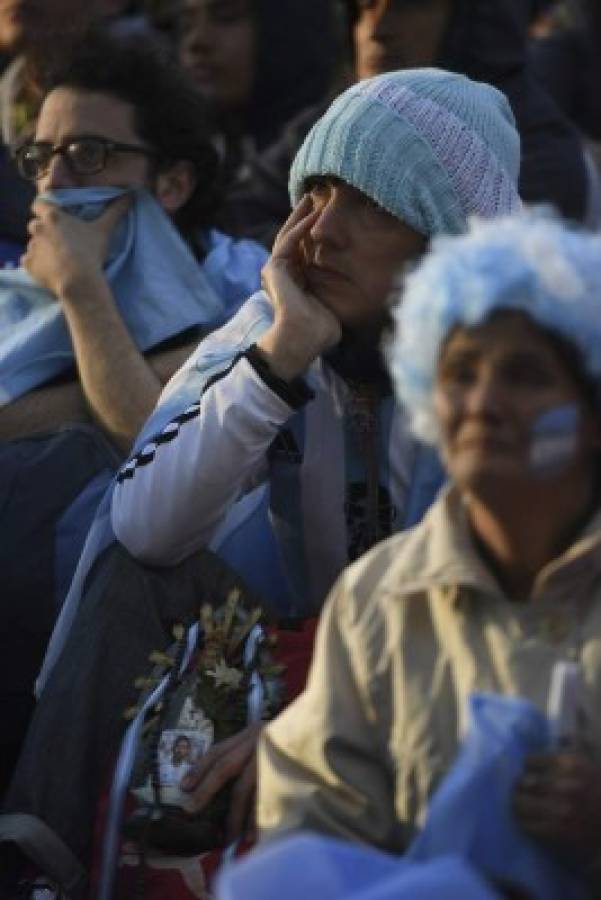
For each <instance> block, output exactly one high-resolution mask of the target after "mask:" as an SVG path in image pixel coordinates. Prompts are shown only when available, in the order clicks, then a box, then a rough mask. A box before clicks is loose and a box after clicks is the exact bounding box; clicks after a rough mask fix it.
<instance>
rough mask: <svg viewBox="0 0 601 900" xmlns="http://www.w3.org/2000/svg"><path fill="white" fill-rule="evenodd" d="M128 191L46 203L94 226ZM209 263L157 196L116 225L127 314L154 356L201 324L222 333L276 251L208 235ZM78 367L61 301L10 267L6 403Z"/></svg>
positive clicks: (117, 273)
mask: <svg viewBox="0 0 601 900" xmlns="http://www.w3.org/2000/svg"><path fill="white" fill-rule="evenodd" d="M127 191H128V189H126V188H84V189H82V188H74V189H64V190H59V191H54V192H52V193H47V194H44V195H42V196H41V199H43V200H45V201H47V202H49V203H54V204H56V205H57V206H60V207H62V208H64V209H68V210H69V212H71V213H72V214H73V215H76V216H79V217H80V218H82V219H85V220H87V221H90V220H93V219H95V218H97V217H98V216H99V215H101V213H102V212H103V211H104V209H105V208H106V206H107V204H108V203H110V202H111V201H112V200H114V199H116V198H117V197H120V196H122V195H123V194H125V193H127ZM206 245H207V251H208V252H207V256H206V258H205V260H204V262H203V264H202V265H200V264H199V263H198V261H197V260H196V259H195V258H194V255H193V254H192V252H191V250H190V248H189V247H188V246H187V244H186V243H185V242H184V240H183V239H182V238H181V236H180V234H179V233H178V231H177V230H176V228H175V227H174V225H173V224H172V223H171V221H170V220H169V219H168V217H167V216H166V215H165V213H164V212H163V210H162V209H161V207H160V206H159V204H158V203H157V202H156V200H155V199H154V198H153V197H152V196H151V195H150V194H149V193H148V192H147V191H135V193H134V200H133V203H132V205H131V207H130V209H129V210H128V211H127V213H126V214H125V215H124V217H123V219H122V220H121V222H120V223H119V224H118V225H117V227H116V228H115V231H114V233H113V236H112V238H111V242H110V245H109V253H108V258H107V262H106V265H105V272H106V277H107V280H108V282H109V284H110V286H111V289H112V291H113V294H114V296H115V300H116V303H117V306H118V308H119V311H120V312H121V315H122V316H123V319H124V321H125V323H126V325H127V328H128V330H129V332H130V334H131V335H132V337H133V339H134V341H135V343H136V345H137V347H138V348H139V349H140V350H142V351H146V350H149V349H150V348H151V347H155V346H157V345H158V344H160V343H161V342H162V341H165V340H167V339H168V338H170V337H173V336H175V335H176V334H179V333H181V332H182V331H185V330H186V329H187V328H191V327H192V326H197V325H204V324H207V325H211V326H217V325H220V324H222V323H223V322H224V321H226V320H227V319H228V318H229V317H230V316H231V315H232V314H233V312H235V310H236V309H237V308H238V306H239V305H240V303H241V302H242V301H243V300H244V299H246V297H247V296H248V295H249V294H250V293H252V292H253V290H255V289H256V288H257V287H258V286H259V273H260V269H261V266H262V265H263V264H264V262H265V260H266V258H267V254H266V252H265V250H263V248H262V247H260V246H259V245H257V244H255V243H254V242H252V241H233V240H231V239H230V238H227V237H225V236H224V235H221V234H219V232H216V231H211V232H209V233H208V234H207V235H206ZM73 362H74V355H73V349H72V346H71V339H70V336H69V331H68V328H67V325H66V322H65V318H64V315H63V312H62V308H61V304H60V303H59V302H58V301H57V300H56V298H55V297H54V296H53V295H52V294H51V293H50V292H49V291H47V290H45V289H44V288H42V287H40V285H39V284H37V283H36V282H35V281H34V280H33V279H32V278H31V276H30V275H29V274H28V273H27V272H26V271H25V270H24V269H22V268H19V269H3V270H0V405H2V404H3V403H9V402H11V401H12V400H15V399H17V398H18V397H21V396H23V395H24V394H26V393H27V392H28V391H31V390H33V389H34V388H36V387H40V386H41V385H42V384H45V383H46V382H48V381H49V380H50V379H52V378H54V377H55V376H56V375H59V374H60V373H61V372H64V371H66V370H68V369H69V368H70V367H71V366H72V365H73Z"/></svg>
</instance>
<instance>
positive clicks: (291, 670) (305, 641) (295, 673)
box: [90, 619, 317, 900]
mask: <svg viewBox="0 0 601 900" xmlns="http://www.w3.org/2000/svg"><path fill="white" fill-rule="evenodd" d="M316 627H317V619H307V620H306V621H305V622H303V623H302V624H301V625H300V627H299V628H298V629H296V628H295V629H282V628H273V629H270V634H273V635H275V636H276V637H277V643H276V645H275V647H274V648H273V656H274V660H275V662H276V663H278V664H281V665H284V666H285V667H286V669H285V671H284V672H283V673H282V678H283V680H284V683H285V687H286V704H288V703H290V702H291V701H292V700H294V698H295V697H297V696H298V695H299V694H300V693H301V691H302V690H303V688H304V686H305V682H306V680H307V673H308V671H309V665H310V663H311V657H312V654H313V643H314V640H315V630H316ZM111 782H112V776H111V779H110V781H109V783H108V785H107V788H106V790H105V791H104V792H103V794H102V796H101V798H100V802H99V804H98V811H97V816H96V824H95V829H94V854H93V862H92V870H91V878H90V883H91V888H90V900H93V898H95V897H96V896H97V893H98V884H99V877H100V866H101V863H102V847H103V838H104V830H105V822H106V815H107V811H108V800H109V794H110V786H111ZM134 805H135V802H134V800H133V798H128V800H127V804H126V810H125V812H126V814H127V813H129V812H131V811H132V810H133V808H134ZM248 849H249V845H245V846H243V847H242V848H241V850H240V854H239V855H241V854H243V853H245V852H246V851H247V850H248ZM220 863H221V850H214V851H212V852H210V853H204V854H202V855H201V856H198V857H195V858H193V859H190V858H186V859H178V858H175V857H170V858H166V857H163V858H161V859H149V860H148V861H147V863H146V865H145V867H144V868H142V867H140V865H139V860H138V858H137V856H136V853H135V848H132V847H131V846H130V847H128V845H127V844H126V843H125V842H124V843H123V844H122V847H121V858H120V862H119V869H118V872H117V876H116V879H115V883H116V888H115V892H114V900H131V898H132V897H140V898H144V900H200V898H202V900H208V897H209V894H208V893H207V892H208V890H209V888H210V884H211V881H212V879H213V877H214V875H215V873H216V872H217V870H218V869H219V866H220Z"/></svg>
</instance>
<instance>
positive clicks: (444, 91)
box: [289, 69, 521, 235]
mask: <svg viewBox="0 0 601 900" xmlns="http://www.w3.org/2000/svg"><path fill="white" fill-rule="evenodd" d="M519 169H520V139H519V135H518V133H517V131H516V127H515V120H514V117H513V113H512V112H511V108H510V106H509V103H508V101H507V99H506V98H505V96H504V95H503V94H501V93H500V91H497V90H496V88H494V87H491V86H490V85H488V84H483V83H481V82H477V81H472V80H470V79H469V78H466V77H465V76H464V75H456V74H453V73H451V72H445V71H443V70H441V69H406V70H404V71H401V72H388V73H387V74H385V75H378V76H377V77H375V78H369V79H366V80H365V81H360V82H358V83H357V84H355V85H353V86H352V87H351V88H349V89H348V90H347V91H345V92H344V93H343V94H341V95H340V96H339V97H338V98H337V99H336V100H335V101H334V102H333V103H332V105H331V106H330V108H329V109H328V110H327V111H326V113H325V114H324V115H323V116H322V117H321V119H319V121H318V122H316V124H315V125H314V126H313V128H312V129H311V131H310V132H309V134H308V135H307V137H306V139H305V141H304V143H303V145H302V147H301V148H300V150H299V151H298V153H297V155H296V158H295V160H294V162H293V164H292V169H291V171H290V184H289V187H290V198H291V201H292V204H293V206H294V205H296V204H297V203H298V201H299V200H300V199H301V197H302V195H303V193H304V188H305V182H306V179H307V178H310V177H311V176H314V175H331V176H335V177H337V178H340V179H342V180H343V181H345V182H346V183H347V184H350V185H352V186H353V187H355V188H357V189H358V190H360V191H362V192H363V193H364V194H366V195H367V196H368V197H370V198H371V199H372V200H375V202H376V203H378V204H379V205H380V206H381V207H383V208H384V209H386V210H388V212H390V213H392V215H393V216H396V217H397V218H399V219H401V220H402V221H403V222H405V223H406V224H407V225H410V226H411V227H412V228H414V229H415V230H416V231H418V232H420V233H421V234H424V235H433V234H439V233H444V234H457V233H460V232H462V231H465V229H466V227H467V220H468V217H469V216H470V215H479V216H483V217H487V218H491V217H494V216H498V215H502V214H504V213H510V212H513V211H515V210H517V209H519V208H520V205H521V204H520V199H519V196H518V193H517V180H518V175H519Z"/></svg>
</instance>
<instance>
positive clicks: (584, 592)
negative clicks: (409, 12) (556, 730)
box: [258, 214, 601, 898]
mask: <svg viewBox="0 0 601 900" xmlns="http://www.w3.org/2000/svg"><path fill="white" fill-rule="evenodd" d="M600 258H601V239H599V237H596V236H595V237H592V236H589V235H585V234H581V233H577V232H573V231H570V230H568V229H567V228H566V227H564V226H563V225H561V224H560V223H559V222H557V221H555V220H553V219H549V218H545V217H542V216H541V215H540V214H528V215H526V214H522V215H520V216H515V217H513V218H506V219H501V220H499V221H498V222H495V223H482V222H477V223H474V224H473V225H472V226H471V229H470V233H469V234H468V235H466V236H462V237H457V238H445V239H439V240H437V241H436V242H435V245H434V249H433V251H432V253H431V254H430V255H429V256H428V257H427V258H426V259H425V261H424V262H423V263H422V264H421V265H420V266H419V267H418V268H417V269H416V270H415V271H414V272H413V274H412V275H411V276H410V277H409V278H408V279H407V282H406V286H405V290H404V293H403V301H402V303H401V304H400V305H399V307H398V308H397V310H396V313H395V316H396V320H397V334H396V338H395V340H394V342H393V343H392V344H391V347H390V351H389V364H390V370H391V374H392V377H393V380H394V383H395V387H396V393H397V397H398V399H399V401H400V402H401V403H402V404H403V405H404V406H405V408H406V410H407V412H408V415H409V418H410V421H411V425H412V428H413V430H414V432H415V433H416V434H417V435H418V436H419V437H420V438H421V439H422V440H425V441H427V442H429V443H433V444H435V445H436V446H437V447H438V449H439V450H440V452H441V454H442V456H443V458H444V461H445V465H446V468H447V470H448V473H449V476H450V483H449V485H448V487H447V488H446V489H445V490H444V491H443V493H442V494H441V496H440V497H439V498H438V500H437V501H436V503H435V504H434V505H433V506H432V508H431V509H430V511H429V512H428V514H427V516H426V518H425V519H424V521H423V522H422V524H420V525H419V526H418V527H417V528H415V529H413V530H411V531H409V532H407V533H405V534H403V535H397V536H395V537H392V538H391V539H390V540H388V541H386V542H385V543H383V544H380V545H379V546H378V547H377V548H375V549H374V550H373V551H372V552H371V553H369V554H368V555H367V556H365V557H364V558H363V559H361V560H360V561H358V562H357V563H356V564H355V565H354V566H352V567H351V568H350V569H348V570H347V571H346V572H344V573H343V574H342V576H341V577H340V578H339V580H338V582H337V584H336V586H335V588H334V590H333V591H332V593H331V595H330V597H329V599H328V601H327V603H326V606H325V610H324V613H323V616H322V621H321V625H320V630H319V633H318V638H317V650H316V655H315V657H314V662H313V667H312V671H311V673H310V676H309V682H308V687H307V688H306V690H305V693H304V694H303V695H302V696H301V697H300V698H299V699H298V700H297V701H296V702H295V703H294V704H293V705H292V706H290V707H289V708H288V709H287V710H286V711H285V712H284V713H283V714H282V715H281V716H280V717H279V718H278V719H277V720H276V721H275V722H274V723H272V724H271V725H270V726H269V727H268V728H267V730H266V732H265V733H264V738H263V745H262V750H261V753H260V765H259V776H260V778H259V785H260V792H259V799H258V819H259V824H260V826H261V827H262V829H263V834H264V836H266V837H273V836H275V835H278V836H279V835H281V834H283V833H285V832H288V831H291V830H296V829H303V828H304V829H310V830H316V831H321V832H325V833H327V834H331V835H337V836H340V837H344V838H345V839H354V840H358V841H361V842H365V843H368V844H372V845H376V846H378V847H380V848H383V849H386V850H389V851H393V852H399V851H402V850H403V849H404V848H405V847H406V846H407V844H408V842H409V841H410V840H411V838H412V836H413V835H414V834H415V833H416V831H417V829H418V828H419V827H420V826H421V825H422V824H423V822H424V817H425V813H426V810H427V808H428V803H429V799H430V797H431V794H432V791H433V789H434V788H435V786H436V785H437V783H438V782H440V780H441V779H442V778H443V777H444V775H445V773H446V772H447V771H448V769H449V767H450V766H451V764H452V763H453V761H454V758H455V756H456V754H457V750H458V746H459V741H460V736H461V733H462V731H463V729H464V721H465V719H464V717H465V712H466V704H467V699H468V695H469V694H470V693H471V692H474V691H487V692H494V693H498V694H504V695H509V696H520V697H524V698H527V699H528V700H530V701H531V702H533V703H534V704H535V706H537V707H539V708H540V709H541V710H542V711H543V712H545V711H546V705H547V697H548V695H549V690H550V684H551V675H552V671H553V669H554V666H555V664H556V663H559V662H562V661H570V662H571V663H573V664H575V665H576V666H578V667H579V670H580V674H581V681H582V685H583V688H582V692H581V695H580V698H579V703H578V711H577V715H575V716H574V722H575V723H576V724H575V730H574V731H572V732H571V733H570V734H569V735H566V736H567V737H569V739H570V742H571V743H570V746H564V747H560V748H559V749H558V750H557V751H556V752H549V753H548V754H546V755H543V756H539V757H537V758H535V759H532V760H531V761H530V762H528V763H527V765H526V770H525V772H524V777H523V779H522V780H520V781H519V782H518V783H517V785H516V790H515V795H514V801H513V805H514V815H515V817H516V821H517V822H518V823H519V826H520V828H521V829H522V830H523V834H524V835H525V836H526V835H528V836H529V837H531V838H532V839H533V840H534V841H536V842H540V844H541V845H542V846H544V847H546V848H548V849H550V850H551V851H552V852H553V854H554V858H555V859H556V860H559V861H562V860H563V861H564V862H566V861H567V862H568V863H569V864H570V865H576V867H577V868H578V867H582V866H583V867H584V868H580V870H579V871H580V872H581V873H582V872H583V871H587V867H588V866H589V864H590V863H592V862H594V861H595V860H596V859H597V858H598V855H599V852H600V850H601V787H600V785H601V768H600V761H601V716H600V713H599V694H600V691H601V665H600V655H599V652H598V651H599V634H600V633H601V591H600V586H599V585H600V582H599V572H600V571H601V509H600V506H601V494H600V468H599V451H600V448H601V425H600V419H599V379H600V377H601V351H600V347H601V328H600V325H599V316H598V302H599V296H600V295H601V275H600V272H601V267H600V266H599V260H600ZM584 748H586V750H585V749H584ZM491 791H494V787H493V786H492V785H491ZM507 862H509V861H507ZM502 863H503V860H499V865H500V867H501V868H502ZM517 887H519V885H517ZM596 888H597V890H598V888H599V885H596ZM547 896H548V895H545V898H547ZM562 896H563V895H562ZM583 896H584V895H583ZM587 896H588V894H587ZM594 896H598V894H597V893H595V894H594Z"/></svg>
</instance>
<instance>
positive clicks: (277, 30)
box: [179, 0, 339, 244]
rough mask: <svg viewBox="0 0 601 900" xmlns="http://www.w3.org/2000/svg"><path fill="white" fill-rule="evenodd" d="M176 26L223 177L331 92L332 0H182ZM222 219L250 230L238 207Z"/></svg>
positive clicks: (239, 170) (241, 168)
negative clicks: (209, 110) (209, 109)
mask: <svg viewBox="0 0 601 900" xmlns="http://www.w3.org/2000/svg"><path fill="white" fill-rule="evenodd" d="M179 33H180V42H179V58H180V61H181V64H182V65H183V66H184V68H185V69H186V70H187V71H188V72H189V74H190V76H191V78H192V79H193V80H194V82H195V84H196V86H197V87H198V89H199V91H200V92H201V93H202V94H203V96H204V97H206V98H207V99H208V100H209V101H210V102H211V103H212V105H213V108H214V110H215V115H216V120H217V126H218V128H219V131H220V133H221V150H222V154H223V157H224V160H225V166H226V169H227V171H228V173H229V176H230V180H235V179H236V178H237V177H241V178H243V179H244V178H245V175H246V174H247V172H248V171H249V169H248V166H249V165H251V164H253V163H254V162H255V161H256V162H257V163H258V164H260V158H261V157H262V155H263V153H264V152H265V150H266V148H267V147H269V146H270V145H271V144H273V143H274V142H277V141H279V140H280V139H281V137H282V133H283V131H284V129H285V127H286V125H287V124H288V123H289V122H290V121H291V120H292V119H294V118H295V117H296V116H298V115H306V114H307V111H308V110H311V112H310V113H309V118H310V121H311V123H312V122H313V121H314V120H315V119H316V118H318V115H319V112H321V109H322V107H321V104H322V103H323V102H324V101H326V100H328V99H329V97H330V93H331V89H332V86H333V82H334V78H335V74H336V71H337V65H338V60H339V36H338V33H337V29H336V18H335V15H334V6H333V3H332V0H305V2H303V3H299V2H297V0H182V4H181V11H180V17H179ZM316 104H319V105H318V106H316ZM290 162H291V160H290V159H289V160H288V164H289V163H290ZM225 202H226V204H227V200H226V201H225ZM286 215H287V212H286V214H285V215H284V218H286ZM282 221H283V220H282ZM279 224H282V222H279ZM222 225H223V227H224V228H225V229H226V230H228V231H229V232H230V233H231V232H232V231H235V233H238V234H245V235H246V236H253V237H254V236H257V235H256V233H255V230H254V225H255V223H254V222H253V221H251V220H249V219H248V218H246V217H245V216H244V215H240V216H238V217H237V218H236V216H234V215H232V217H231V219H230V217H229V216H228V215H225V217H224V218H223V221H222ZM278 227H279V226H278ZM266 243H267V244H269V239H268V240H266Z"/></svg>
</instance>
